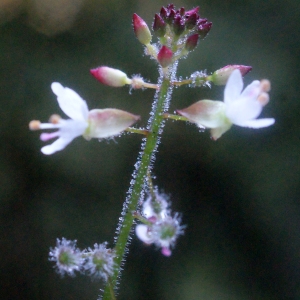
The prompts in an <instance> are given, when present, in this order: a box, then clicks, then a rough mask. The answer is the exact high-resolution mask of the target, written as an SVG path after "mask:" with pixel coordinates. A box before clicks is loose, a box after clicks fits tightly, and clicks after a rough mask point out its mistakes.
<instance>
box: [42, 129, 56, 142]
mask: <svg viewBox="0 0 300 300" xmlns="http://www.w3.org/2000/svg"><path fill="white" fill-rule="evenodd" d="M58 136H59V131H56V132H51V133H45V132H44V133H42V134H41V136H40V139H41V141H43V142H47V141H49V140H51V139H54V138H56V137H58Z"/></svg>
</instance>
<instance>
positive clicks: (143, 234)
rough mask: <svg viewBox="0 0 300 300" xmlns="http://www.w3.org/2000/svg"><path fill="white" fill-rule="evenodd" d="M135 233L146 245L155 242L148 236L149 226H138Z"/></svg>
mask: <svg viewBox="0 0 300 300" xmlns="http://www.w3.org/2000/svg"><path fill="white" fill-rule="evenodd" d="M135 233H136V235H137V237H138V238H139V239H140V240H141V241H142V242H144V243H146V244H151V243H152V242H153V240H152V239H151V237H150V236H149V234H148V226H147V225H144V224H139V225H136V227H135Z"/></svg>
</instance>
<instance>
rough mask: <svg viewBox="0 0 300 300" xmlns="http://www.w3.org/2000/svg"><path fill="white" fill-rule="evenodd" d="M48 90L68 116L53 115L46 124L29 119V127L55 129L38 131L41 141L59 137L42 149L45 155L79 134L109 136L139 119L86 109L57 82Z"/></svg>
mask: <svg viewBox="0 0 300 300" xmlns="http://www.w3.org/2000/svg"><path fill="white" fill-rule="evenodd" d="M51 89H52V91H53V93H54V94H55V95H56V96H57V101H58V105H59V107H60V108H61V110H62V111H63V112H64V113H65V114H66V115H67V116H68V117H70V119H68V120H64V119H61V118H60V117H59V116H57V115H53V116H52V117H51V118H50V122H49V123H41V122H40V121H35V120H34V121H31V122H30V124H29V128H30V129H31V130H38V129H58V131H56V132H52V133H42V134H41V140H42V141H48V140H50V139H53V138H56V137H58V139H57V140H56V141H55V142H54V143H52V144H51V145H48V146H44V147H43V148H42V149H41V151H42V152H43V153H44V154H47V155H50V154H53V153H55V152H57V151H60V150H62V149H64V148H65V147H66V146H67V145H68V144H69V143H70V142H71V141H72V140H73V139H75V138H76V137H78V136H80V135H83V136H84V137H85V138H86V139H87V140H89V139H91V138H107V137H112V136H114V135H117V134H119V133H120V132H122V131H123V130H125V129H126V128H127V127H128V126H130V125H132V124H133V123H134V122H136V121H137V120H138V119H139V116H135V115H133V114H130V113H128V112H126V111H122V110H119V109H113V108H106V109H93V110H91V111H89V110H88V107H87V104H86V102H85V101H84V100H83V99H82V98H81V97H80V96H79V95H78V94H77V93H76V92H74V91H73V90H71V89H69V88H67V87H63V86H62V85H61V84H60V83H58V82H53V83H52V85H51Z"/></svg>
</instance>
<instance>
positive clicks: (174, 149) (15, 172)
mask: <svg viewBox="0 0 300 300" xmlns="http://www.w3.org/2000/svg"><path fill="white" fill-rule="evenodd" d="M166 4H168V3H167V2H163V1H136V0H128V1H114V0H111V1H106V0H86V1H85V0H35V1H34V0H30V1H22V0H12V1H10V0H1V1H0V22H1V24H2V25H1V27H0V70H1V77H0V101H1V108H0V116H1V122H0V132H1V146H0V153H1V155H0V182H1V187H0V222H1V224H0V245H1V248H0V249H1V256H0V257H1V259H0V261H1V269H0V276H1V278H0V291H1V292H0V293H1V296H0V298H1V299H31V300H33V299H43V300H46V299H97V296H98V295H99V294H100V291H99V289H100V288H102V287H103V285H102V283H101V282H96V281H91V279H90V278H89V277H84V276H81V275H79V276H76V277H75V278H69V277H65V278H63V279H61V278H60V276H59V275H58V274H57V273H56V272H55V270H54V269H53V264H52V263H51V262H49V261H48V252H49V247H54V246H55V242H56V238H61V237H65V238H67V239H72V240H73V239H77V240H78V246H79V247H80V248H82V249H83V248H86V247H89V246H92V245H93V244H94V243H101V242H103V241H108V242H109V244H110V246H112V245H113V237H114V233H115V229H116V225H117V222H118V218H119V214H120V211H121V209H122V203H123V201H124V198H125V196H126V191H127V189H128V185H129V182H130V179H131V173H132V171H133V164H134V162H135V158H136V156H137V154H138V152H139V147H140V142H141V137H140V136H137V135H124V136H122V137H121V138H116V139H115V140H109V141H101V142H100V143H99V142H98V141H96V140H92V141H90V142H86V141H85V140H84V139H82V138H78V139H76V140H75V141H73V142H72V144H71V145H69V146H68V147H67V148H66V149H65V150H63V151H62V152H59V153H56V154H54V155H52V156H44V155H42V153H41V152H40V148H41V146H42V144H43V143H42V142H41V141H40V140H39V133H38V132H30V131H29V130H28V123H29V121H30V120H32V119H40V120H42V121H44V122H45V121H47V119H48V117H49V116H50V115H51V114H53V113H59V114H61V111H60V110H59V108H58V105H57V102H56V97H55V96H54V95H53V94H52V92H51V89H50V84H51V83H52V82H53V81H58V82H61V83H62V84H63V85H64V86H67V87H70V88H72V89H74V90H75V91H77V92H78V93H79V94H80V95H81V96H82V97H83V98H84V99H86V100H87V103H88V105H89V108H90V109H92V108H106V107H113V108H118V109H124V110H128V111H130V112H132V113H134V114H139V115H141V116H142V121H141V122H140V123H139V124H138V126H145V124H146V120H147V115H148V113H149V111H150V108H151V101H152V97H153V91H151V90H146V91H133V92H132V93H129V92H128V88H120V89H114V88H111V87H107V86H102V85H100V84H99V83H98V82H96V80H94V78H92V77H91V76H90V74H89V69H91V68H94V67H97V66H99V65H108V66H112V67H115V68H118V69H121V70H123V71H124V72H126V73H127V74H128V75H132V74H142V76H143V77H144V78H146V79H148V80H150V81H152V82H155V80H156V78H157V75H158V74H157V70H156V64H155V62H154V61H153V60H150V59H148V57H146V56H145V55H144V54H143V47H142V46H141V45H140V44H139V43H138V41H137V40H136V38H135V36H134V34H133V31H132V27H131V17H132V14H133V13H134V12H136V13H138V14H139V15H140V16H141V17H143V18H144V19H145V20H146V21H147V23H148V24H151V23H152V20H153V16H154V13H156V12H158V11H159V9H160V7H161V6H162V5H166ZM174 4H175V5H176V7H180V6H184V7H186V8H192V7H195V6H198V5H199V6H200V14H201V16H202V17H206V18H208V19H209V20H210V21H212V22H213V27H212V30H211V32H210V34H209V35H208V36H207V38H206V39H205V40H204V41H201V43H200V44H199V46H198V48H197V49H196V50H195V51H194V52H193V53H192V54H191V55H190V56H189V58H188V59H185V60H182V61H181V62H180V66H179V70H178V76H183V77H185V76H189V75H190V74H191V73H192V72H194V71H197V70H203V69H207V70H208V72H212V71H214V70H216V69H219V68H220V67H223V66H225V65H227V64H245V65H250V66H252V67H253V71H252V72H251V73H250V74H249V75H247V76H246V78H245V84H249V83H250V82H251V81H252V80H254V79H262V78H268V79H270V80H271V83H272V90H271V93H270V97H271V101H270V103H269V104H268V106H266V108H265V109H264V111H263V114H262V115H263V116H265V117H274V118H275V119H276V124H275V125H274V126H272V127H269V128H265V129H260V130H252V129H246V128H240V127H233V128H232V129H231V130H230V131H229V132H227V133H226V134H225V135H224V136H223V137H222V138H221V139H220V140H218V141H217V142H213V141H212V140H211V139H210V137H209V133H208V132H205V133H199V130H198V129H197V128H196V126H192V125H188V124H185V123H184V122H177V123H176V122H172V121H169V122H168V123H167V125H166V127H165V132H164V134H163V138H162V143H161V145H160V147H159V151H158V153H157V160H156V163H155V168H154V175H155V176H156V180H155V184H157V185H158V186H159V188H160V189H161V191H164V192H165V193H167V194H169V195H170V196H171V198H172V208H173V211H178V212H181V213H182V219H183V223H184V224H186V225H187V228H186V233H185V235H184V236H182V237H180V238H179V240H178V243H177V245H176V248H175V249H174V252H173V255H172V256H171V257H170V258H166V257H163V256H162V255H161V254H160V251H157V250H156V249H155V247H152V246H150V247H147V246H145V245H143V244H142V243H141V242H140V241H138V240H137V238H136V237H135V236H133V239H132V242H131V245H130V247H129V249H130V253H129V254H128V255H127V261H126V265H125V266H124V271H123V276H122V280H121V283H120V290H119V297H118V299H132V300H135V299H145V300H154V299H166V300H168V299H172V300H179V299H180V300H181V299H184V300H197V299H204V300H206V299H208V300H210V299H212V300H219V299H220V300H221V299H222V300H227V299H228V300H235V299H239V300H248V299H255V300H256V299H300V234H299V229H300V199H299V188H300V172H299V171H300V164H299V163H300V154H299V152H300V151H299V149H300V139H299V133H300V129H299V125H300V123H299V117H300V114H299V110H300V102H299V96H298V90H299V82H300V73H299V68H300V63H299V62H300V57H299V50H300V34H299V32H300V4H299V1H298V0H285V1H283V0H280V1H279V0H278V1H271V0H266V1H263V2H262V1H258V0H243V1H237V0H226V1H224V0H210V1H208V0H202V1H192V0H191V1H188V0H186V1H177V2H174ZM204 98H208V99H222V98H223V87H213V88H212V89H209V88H205V89H189V88H187V87H182V88H180V89H176V90H175V91H174V96H173V102H172V104H171V108H170V112H173V111H174V110H175V109H176V108H183V107H186V106H188V105H190V104H192V103H193V102H195V101H197V100H200V99H204Z"/></svg>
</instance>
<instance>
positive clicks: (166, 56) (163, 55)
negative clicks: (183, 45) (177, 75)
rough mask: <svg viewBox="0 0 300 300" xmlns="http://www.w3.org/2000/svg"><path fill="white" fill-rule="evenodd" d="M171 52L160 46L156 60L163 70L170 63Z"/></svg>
mask: <svg viewBox="0 0 300 300" xmlns="http://www.w3.org/2000/svg"><path fill="white" fill-rule="evenodd" d="M172 57H173V52H172V51H171V50H170V49H169V48H167V47H166V46H162V47H161V49H160V51H159V52H158V54H157V60H158V62H159V63H160V65H161V66H162V67H163V68H166V67H167V66H168V65H170V64H171V63H172Z"/></svg>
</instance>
